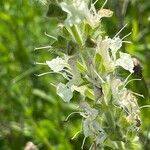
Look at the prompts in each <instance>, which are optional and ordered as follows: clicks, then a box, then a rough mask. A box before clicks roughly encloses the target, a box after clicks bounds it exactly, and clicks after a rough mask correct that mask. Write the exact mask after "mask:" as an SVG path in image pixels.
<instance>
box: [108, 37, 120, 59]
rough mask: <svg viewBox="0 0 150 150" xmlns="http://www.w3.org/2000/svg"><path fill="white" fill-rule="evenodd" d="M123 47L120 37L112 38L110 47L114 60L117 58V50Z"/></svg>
mask: <svg viewBox="0 0 150 150" xmlns="http://www.w3.org/2000/svg"><path fill="white" fill-rule="evenodd" d="M121 47H122V40H121V39H120V38H119V37H115V38H113V39H111V43H110V49H111V53H112V56H113V58H114V60H115V59H116V52H117V51H118V50H119V49H120V48H121Z"/></svg>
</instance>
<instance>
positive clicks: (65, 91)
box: [57, 83, 73, 102]
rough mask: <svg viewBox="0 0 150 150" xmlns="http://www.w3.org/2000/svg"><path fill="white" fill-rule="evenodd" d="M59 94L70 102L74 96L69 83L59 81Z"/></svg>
mask: <svg viewBox="0 0 150 150" xmlns="http://www.w3.org/2000/svg"><path fill="white" fill-rule="evenodd" d="M57 94H58V95H59V96H60V97H61V98H62V99H63V100H64V101H65V102H70V100H71V99H72V97H73V93H72V91H71V89H70V88H69V87H67V85H65V84H63V83H59V84H58V85H57Z"/></svg>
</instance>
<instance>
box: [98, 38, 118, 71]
mask: <svg viewBox="0 0 150 150" xmlns="http://www.w3.org/2000/svg"><path fill="white" fill-rule="evenodd" d="M110 44H111V39H110V38H108V37H106V38H105V39H104V40H102V38H101V37H100V39H99V43H98V47H97V53H99V54H100V55H101V56H102V60H103V64H104V66H105V69H106V70H107V71H110V70H113V69H114V67H115V66H114V62H113V60H112V59H111V57H110V54H109V48H110Z"/></svg>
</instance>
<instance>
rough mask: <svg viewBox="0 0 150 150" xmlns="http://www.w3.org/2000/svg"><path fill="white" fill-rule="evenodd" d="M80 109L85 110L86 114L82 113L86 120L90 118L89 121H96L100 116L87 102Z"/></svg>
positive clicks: (82, 103)
mask: <svg viewBox="0 0 150 150" xmlns="http://www.w3.org/2000/svg"><path fill="white" fill-rule="evenodd" d="M80 108H81V109H83V110H84V113H81V115H82V116H83V117H84V118H88V119H89V120H94V119H96V117H97V115H98V110H96V109H94V108H91V107H90V105H89V104H88V103H87V102H85V101H83V102H81V103H80Z"/></svg>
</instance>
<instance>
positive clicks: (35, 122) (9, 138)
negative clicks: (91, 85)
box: [0, 0, 150, 150]
mask: <svg viewBox="0 0 150 150" xmlns="http://www.w3.org/2000/svg"><path fill="white" fill-rule="evenodd" d="M102 2H103V1H102V0H100V2H99V3H97V7H99V6H101V3H102ZM106 7H107V8H110V9H111V10H113V11H114V16H113V17H112V18H110V19H104V21H103V22H104V28H105V30H106V31H107V33H108V34H109V35H110V36H111V37H112V36H113V35H115V33H116V32H117V31H119V29H120V28H121V27H122V26H123V25H124V24H126V23H128V26H127V28H126V29H125V30H124V31H123V32H122V33H121V36H122V37H123V36H124V35H126V34H127V33H129V32H131V31H132V35H131V36H130V37H128V38H127V40H131V41H132V42H133V44H126V45H124V47H123V49H122V50H123V51H127V52H129V53H130V54H131V55H132V56H133V57H136V58H137V59H138V60H139V61H140V63H141V66H142V73H141V72H137V74H135V78H142V81H136V82H133V83H132V84H130V88H131V89H132V90H133V91H135V92H138V93H140V94H143V95H144V96H145V98H144V99H142V98H139V101H138V102H139V105H140V106H142V105H145V104H150V98H149V92H150V1H149V0H109V2H108V4H107V5H106ZM46 11H47V8H46V7H45V6H43V5H41V4H40V3H39V2H38V1H36V0H15V1H14V0H0V150H22V149H24V146H25V144H26V143H27V142H28V141H32V142H33V143H34V144H36V145H37V146H38V148H39V149H40V150H78V149H80V147H81V143H82V138H83V135H79V136H78V137H77V138H76V139H74V140H71V137H72V136H73V135H74V134H75V133H76V132H77V131H79V130H80V128H81V126H80V122H81V118H80V117H79V116H78V115H75V116H73V117H71V120H70V121H68V122H67V123H65V122H64V120H65V118H66V116H67V115H68V114H69V113H71V112H72V111H74V110H75V109H76V104H75V99H76V95H75V97H74V99H73V100H72V104H66V103H64V102H63V101H62V100H61V99H60V98H59V97H58V96H57V95H56V93H55V88H54V87H53V86H52V85H51V84H50V83H51V82H52V83H58V81H60V80H62V79H61V77H60V76H56V75H55V76H54V75H46V76H42V77H37V76H36V75H35V74H40V73H43V72H46V71H49V68H48V67H47V66H38V65H35V64H34V63H35V62H45V61H46V60H50V59H51V58H52V57H53V56H54V53H53V52H52V51H47V50H39V51H34V48H35V47H40V46H45V45H49V44H50V43H51V41H50V39H49V38H48V37H46V36H45V35H44V32H47V33H49V34H52V35H56V34H57V33H55V32H56V31H55V29H56V23H57V21H56V20H54V19H49V18H48V17H46ZM139 70H140V69H139ZM141 118H142V126H141V129H140V130H139V137H140V142H141V144H142V146H143V150H150V108H145V109H141ZM87 147H88V145H86V146H85V150H86V149H87Z"/></svg>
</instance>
